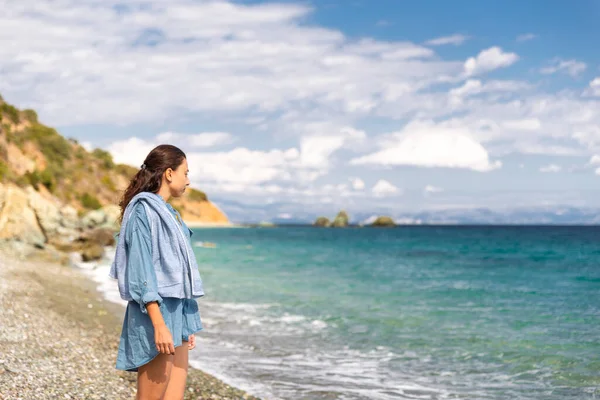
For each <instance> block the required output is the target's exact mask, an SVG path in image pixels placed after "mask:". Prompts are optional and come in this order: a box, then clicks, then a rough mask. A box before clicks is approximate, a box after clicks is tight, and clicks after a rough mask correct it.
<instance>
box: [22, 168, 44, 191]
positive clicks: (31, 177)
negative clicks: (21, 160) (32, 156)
mask: <svg viewBox="0 0 600 400" xmlns="http://www.w3.org/2000/svg"><path fill="white" fill-rule="evenodd" d="M23 176H24V177H25V179H27V181H28V182H29V184H30V185H31V186H33V187H34V188H35V187H36V186H37V185H38V183H40V175H39V173H38V171H37V170H35V171H32V172H29V171H27V172H25V174H24V175H23Z"/></svg>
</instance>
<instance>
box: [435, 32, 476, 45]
mask: <svg viewBox="0 0 600 400" xmlns="http://www.w3.org/2000/svg"><path fill="white" fill-rule="evenodd" d="M468 38H469V37H468V36H465V35H461V34H454V35H450V36H442V37H438V38H435V39H431V40H428V41H426V42H425V44H426V45H429V46H442V45H446V44H453V45H455V46H458V45H460V44H463V43H464V42H465V40H467V39H468Z"/></svg>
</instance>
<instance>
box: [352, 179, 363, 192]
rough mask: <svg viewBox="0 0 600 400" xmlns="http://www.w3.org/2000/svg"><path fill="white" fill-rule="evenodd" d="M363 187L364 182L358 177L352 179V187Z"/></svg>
mask: <svg viewBox="0 0 600 400" xmlns="http://www.w3.org/2000/svg"><path fill="white" fill-rule="evenodd" d="M364 188H365V182H364V181H363V180H362V179H360V178H353V179H352V189H354V190H363V189H364Z"/></svg>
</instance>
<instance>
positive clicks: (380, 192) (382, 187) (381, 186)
mask: <svg viewBox="0 0 600 400" xmlns="http://www.w3.org/2000/svg"><path fill="white" fill-rule="evenodd" d="M371 192H372V193H373V194H374V195H375V197H385V196H391V195H394V194H399V193H401V191H400V189H398V188H397V187H396V186H394V185H393V184H391V183H390V182H388V181H386V180H385V179H380V180H378V181H377V183H375V185H374V186H373V188H372V189H371Z"/></svg>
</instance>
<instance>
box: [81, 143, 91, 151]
mask: <svg viewBox="0 0 600 400" xmlns="http://www.w3.org/2000/svg"><path fill="white" fill-rule="evenodd" d="M81 145H82V146H83V148H84V149H86V150H87V151H92V150H93V149H94V145H92V142H81Z"/></svg>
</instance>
